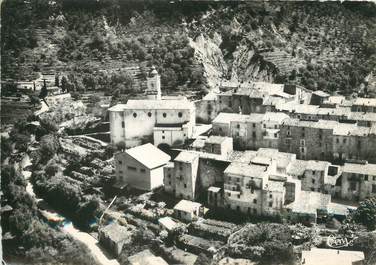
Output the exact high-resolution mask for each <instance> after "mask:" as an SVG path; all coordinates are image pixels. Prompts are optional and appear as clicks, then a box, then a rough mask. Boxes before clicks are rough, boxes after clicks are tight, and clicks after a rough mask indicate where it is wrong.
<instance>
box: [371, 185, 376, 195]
mask: <svg viewBox="0 0 376 265" xmlns="http://www.w3.org/2000/svg"><path fill="white" fill-rule="evenodd" d="M372 193H376V185H375V184H373V185H372Z"/></svg>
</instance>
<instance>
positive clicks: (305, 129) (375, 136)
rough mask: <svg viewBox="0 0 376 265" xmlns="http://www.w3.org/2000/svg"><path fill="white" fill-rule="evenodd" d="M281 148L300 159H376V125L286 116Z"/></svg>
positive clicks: (280, 143) (281, 136)
mask: <svg viewBox="0 0 376 265" xmlns="http://www.w3.org/2000/svg"><path fill="white" fill-rule="evenodd" d="M280 128H281V129H280V138H279V145H278V146H279V148H278V149H279V150H280V151H282V152H289V153H295V154H297V156H298V158H300V159H303V160H306V159H314V160H317V159H321V160H328V161H332V160H342V161H343V160H346V159H359V160H368V161H370V162H373V161H376V154H375V152H374V150H375V148H376V127H375V126H373V127H371V128H368V127H361V126H357V125H355V124H348V123H340V122H337V121H329V120H319V121H303V120H299V119H286V120H284V122H283V123H282V125H281V127H280Z"/></svg>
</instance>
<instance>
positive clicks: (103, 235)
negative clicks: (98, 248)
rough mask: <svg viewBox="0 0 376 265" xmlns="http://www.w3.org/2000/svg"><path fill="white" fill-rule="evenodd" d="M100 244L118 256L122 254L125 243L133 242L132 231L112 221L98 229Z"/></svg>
mask: <svg viewBox="0 0 376 265" xmlns="http://www.w3.org/2000/svg"><path fill="white" fill-rule="evenodd" d="M98 232H99V233H98V238H99V242H100V244H102V245H103V246H104V247H105V248H106V249H108V250H110V251H111V252H112V253H113V254H114V255H115V256H116V257H117V256H119V255H120V253H121V250H122V248H123V246H124V245H126V244H128V243H130V242H131V238H132V234H133V233H132V231H130V230H128V229H127V228H126V227H125V226H121V225H119V224H117V223H116V222H114V223H111V224H109V225H107V226H105V227H103V228H100V229H99V231H98Z"/></svg>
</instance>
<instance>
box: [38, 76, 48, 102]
mask: <svg viewBox="0 0 376 265" xmlns="http://www.w3.org/2000/svg"><path fill="white" fill-rule="evenodd" d="M47 95H48V90H47V84H46V79H44V80H43V86H42V88H41V90H40V93H39V98H41V99H45V98H46V97H47Z"/></svg>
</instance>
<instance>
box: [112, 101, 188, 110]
mask: <svg viewBox="0 0 376 265" xmlns="http://www.w3.org/2000/svg"><path fill="white" fill-rule="evenodd" d="M193 108H194V105H193V103H192V102H190V101H188V100H185V99H181V100H175V99H174V100H173V99H172V100H137V99H135V100H133V99H130V100H128V102H127V104H117V105H115V106H113V107H111V108H109V111H122V110H125V109H161V110H162V109H176V110H179V109H193Z"/></svg>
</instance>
